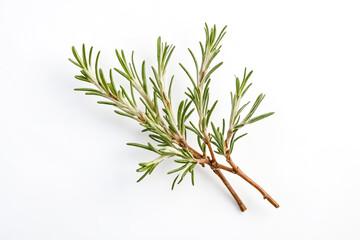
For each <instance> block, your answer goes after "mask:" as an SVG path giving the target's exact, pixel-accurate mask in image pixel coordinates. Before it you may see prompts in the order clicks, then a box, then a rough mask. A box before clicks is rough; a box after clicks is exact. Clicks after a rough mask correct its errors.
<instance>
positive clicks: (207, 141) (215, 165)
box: [204, 137, 246, 212]
mask: <svg viewBox="0 0 360 240" xmlns="http://www.w3.org/2000/svg"><path fill="white" fill-rule="evenodd" d="M204 142H205V144H206V145H207V146H208V148H209V151H210V155H211V159H210V164H209V165H210V167H211V169H212V170H213V171H214V173H215V174H216V175H217V176H218V177H219V178H220V179H221V181H223V183H224V184H225V186H226V187H227V189H228V190H229V191H230V193H231V195H232V196H233V197H234V199H235V201H236V202H237V204H238V205H239V207H240V210H241V211H242V212H244V211H245V210H246V206H245V204H244V203H243V202H242V201H241V199H240V198H239V196H238V195H237V193H236V192H235V190H234V189H233V188H232V186H231V185H230V183H229V181H228V180H227V179H226V178H225V176H224V174H223V173H222V172H221V171H220V170H219V169H218V163H217V161H216V158H215V154H214V151H213V149H212V146H211V143H210V139H209V138H208V137H206V138H205V139H204Z"/></svg>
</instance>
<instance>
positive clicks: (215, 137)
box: [69, 24, 279, 211]
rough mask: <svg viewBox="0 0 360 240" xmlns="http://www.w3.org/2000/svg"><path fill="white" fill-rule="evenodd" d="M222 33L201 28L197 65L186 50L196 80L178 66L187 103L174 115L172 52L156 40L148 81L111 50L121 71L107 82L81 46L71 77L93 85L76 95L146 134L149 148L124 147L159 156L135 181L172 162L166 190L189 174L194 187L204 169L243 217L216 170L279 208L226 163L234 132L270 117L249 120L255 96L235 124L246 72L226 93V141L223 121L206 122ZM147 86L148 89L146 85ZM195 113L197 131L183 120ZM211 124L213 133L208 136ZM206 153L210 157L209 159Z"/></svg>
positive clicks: (141, 169) (146, 164)
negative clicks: (94, 99)
mask: <svg viewBox="0 0 360 240" xmlns="http://www.w3.org/2000/svg"><path fill="white" fill-rule="evenodd" d="M225 30H226V27H224V28H222V30H221V31H220V32H219V33H217V29H216V26H215V25H214V26H213V27H212V28H211V29H209V27H208V25H207V24H205V37H206V38H205V41H204V42H203V43H202V42H200V49H201V64H199V63H198V61H197V59H196V57H195V54H194V53H193V52H192V51H191V50H190V49H188V50H189V53H190V55H191V57H192V59H193V61H194V64H195V68H196V72H195V76H196V78H193V77H192V75H191V74H190V72H189V71H188V70H187V69H186V68H185V67H184V65H182V64H181V63H180V66H181V68H182V69H183V70H184V71H185V73H186V74H187V76H188V77H189V79H190V82H191V84H192V86H191V88H190V87H189V88H188V89H187V92H186V93H185V94H186V95H187V97H188V99H185V100H182V101H181V102H180V103H179V105H178V106H177V108H176V109H177V110H176V111H174V107H173V105H172V100H171V87H172V83H173V80H174V76H172V77H171V78H170V81H169V85H168V86H167V84H166V83H167V82H168V78H167V76H166V69H167V66H168V63H169V61H170V58H171V55H172V53H173V52H174V49H175V47H174V46H173V45H169V44H168V43H166V42H163V41H162V40H161V38H160V37H159V38H158V40H157V65H156V66H152V67H151V70H152V77H148V76H147V73H146V63H145V61H142V64H141V70H140V71H138V70H137V67H136V64H135V60H134V52H132V54H131V58H130V59H131V60H130V61H127V59H126V56H125V53H124V51H123V50H121V51H118V50H115V53H116V56H117V59H118V61H119V64H120V67H119V68H114V69H110V70H109V74H108V76H107V77H106V76H105V74H104V71H103V70H102V69H101V68H99V57H100V51H99V52H98V53H97V55H96V58H95V61H92V56H93V55H92V53H93V47H91V48H90V49H89V51H87V50H86V48H85V45H83V46H82V49H81V55H80V54H79V53H78V52H77V50H76V48H75V47H72V52H73V56H74V58H75V59H74V60H73V59H69V60H70V61H71V62H72V63H73V64H75V65H76V66H77V67H79V68H80V73H81V74H80V75H76V76H75V78H76V79H78V80H81V81H84V82H87V83H90V84H92V85H93V88H76V89H75V90H76V91H84V92H85V94H86V95H95V96H99V97H102V98H104V100H105V101H104V100H101V101H98V103H99V104H105V105H111V106H113V107H115V108H116V110H115V113H117V114H119V115H122V116H125V117H128V118H131V119H134V120H136V121H137V122H138V123H139V124H140V126H141V127H142V129H143V130H142V131H143V132H146V133H147V134H148V136H149V138H150V139H151V142H148V143H147V144H141V143H128V145H130V146H135V147H139V148H143V149H146V150H148V151H152V152H155V153H156V154H158V157H157V158H155V159H154V160H152V161H149V162H142V163H139V168H138V169H137V172H142V173H143V175H142V176H141V177H140V178H139V180H138V181H141V180H142V179H144V178H145V177H146V176H147V175H150V174H151V173H152V172H153V171H154V169H155V168H156V167H157V166H158V165H159V164H160V163H161V162H163V161H165V160H167V159H173V160H174V161H175V162H176V163H178V164H179V167H177V168H175V169H173V170H171V171H169V172H168V174H173V173H175V174H177V175H176V177H175V178H174V180H173V184H172V187H171V188H172V189H173V188H174V186H175V184H176V183H177V184H179V183H180V182H182V181H183V179H184V178H185V177H186V176H187V175H188V174H190V175H191V182H192V184H193V185H194V172H195V167H196V165H197V164H200V165H202V166H203V167H204V166H205V165H208V166H209V167H210V168H211V169H212V171H213V172H214V173H215V174H216V175H217V176H218V177H219V178H220V179H221V181H222V182H223V183H224V185H225V186H226V187H227V189H228V190H229V192H230V193H231V194H232V196H233V197H234V199H235V200H236V202H237V203H238V205H239V207H240V209H241V211H245V210H246V206H245V205H244V204H243V202H242V201H241V199H240V198H239V196H238V195H237V193H236V192H235V190H234V189H233V188H232V186H231V185H230V183H229V182H228V180H227V179H226V177H225V176H224V175H223V173H222V172H221V170H224V171H228V172H232V173H235V174H237V175H239V176H240V177H242V178H243V179H245V180H246V181H247V182H249V183H250V184H251V185H252V186H254V187H255V188H256V189H257V190H258V191H260V193H261V194H262V195H263V197H264V198H265V199H267V200H268V201H269V202H270V203H272V204H273V205H274V206H275V207H279V205H278V204H277V203H276V201H275V200H274V199H273V198H271V196H270V195H268V194H267V193H266V192H265V191H264V190H263V189H262V188H261V187H260V186H259V185H258V184H256V183H255V182H254V181H253V180H251V179H250V178H249V177H248V176H246V175H245V174H244V173H243V172H242V171H241V170H240V168H239V167H238V166H236V165H235V163H234V162H233V161H232V159H231V152H232V150H233V148H234V144H235V142H236V141H237V140H239V139H240V138H242V137H243V136H245V135H246V134H242V135H240V136H238V137H236V134H237V132H238V131H239V130H240V129H241V128H243V127H244V126H245V125H247V124H251V123H254V122H257V121H259V120H261V119H264V118H266V117H268V116H270V115H272V114H273V112H271V113H266V114H262V115H259V116H257V117H253V115H254V113H255V111H256V110H257V108H258V106H259V105H260V103H261V101H262V100H263V99H264V96H265V95H263V94H260V95H259V97H258V98H257V99H256V101H255V102H254V104H253V106H252V107H251V109H250V110H249V112H248V113H247V115H245V117H244V118H240V113H241V112H242V111H243V110H244V109H245V107H246V106H247V105H248V104H249V102H248V103H246V104H243V105H242V106H241V100H242V99H243V96H244V94H245V93H246V92H247V90H248V89H249V87H250V86H251V84H247V82H248V79H249V78H250V76H251V74H252V71H251V72H250V73H248V74H247V72H246V69H245V72H244V77H243V80H242V81H241V82H240V80H239V78H236V79H235V83H236V90H235V92H234V93H231V106H232V108H231V113H230V118H229V125H228V130H227V134H226V137H225V135H224V134H225V120H223V125H222V128H221V129H220V128H219V127H216V126H215V124H214V123H213V122H211V115H212V113H213V111H214V109H215V107H216V104H217V101H215V102H214V103H212V104H210V101H209V95H210V82H211V76H212V74H213V73H214V72H215V71H216V70H217V69H218V68H219V67H220V66H221V65H222V64H223V63H222V62H220V63H217V64H215V65H214V66H213V65H212V62H213V60H214V59H215V57H216V56H217V55H218V53H219V52H220V49H221V45H220V43H221V40H222V39H223V37H224V36H225V34H226V31H225ZM93 63H94V65H93ZM113 71H115V72H116V73H118V74H120V76H121V77H122V78H124V79H126V80H127V82H128V83H129V84H128V86H127V87H125V85H124V84H120V85H118V84H115V81H114V78H113ZM148 81H149V82H150V84H148ZM149 86H150V88H149ZM195 110H196V113H197V115H198V118H199V120H198V124H197V125H195V124H193V123H192V122H191V121H189V120H188V119H189V117H190V116H191V115H192V113H193V112H194V111H195ZM210 123H211V129H212V133H209V131H208V126H209V124H210ZM187 130H190V131H191V132H193V133H194V135H195V137H196V138H197V140H198V146H199V149H200V150H201V152H199V151H197V150H196V149H195V148H193V147H191V146H189V144H188V143H187V136H188V134H187ZM212 146H215V147H216V150H213V147H212ZM207 152H209V155H208V154H207ZM215 153H216V154H219V155H223V156H224V157H225V159H226V161H227V163H228V164H229V165H230V167H227V166H224V165H222V164H219V163H218V161H217V159H216V156H215Z"/></svg>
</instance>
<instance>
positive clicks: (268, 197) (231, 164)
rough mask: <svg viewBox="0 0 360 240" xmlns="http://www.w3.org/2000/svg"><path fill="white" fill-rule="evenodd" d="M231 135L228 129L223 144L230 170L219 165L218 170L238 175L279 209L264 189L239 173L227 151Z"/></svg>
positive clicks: (241, 172)
mask: <svg viewBox="0 0 360 240" xmlns="http://www.w3.org/2000/svg"><path fill="white" fill-rule="evenodd" d="M232 134H233V131H231V130H230V129H229V131H228V132H227V136H226V140H225V142H224V149H225V158H226V161H227V162H228V163H229V164H230V166H231V168H229V167H226V166H223V165H219V168H221V169H224V170H226V171H229V172H232V173H235V174H237V175H239V176H240V177H242V178H243V179H244V180H245V181H247V182H248V183H250V184H251V185H252V186H253V187H254V188H256V189H257V190H258V191H259V192H260V193H261V194H262V195H263V197H264V199H266V200H268V201H269V202H270V203H271V204H272V205H273V206H274V207H276V208H278V207H280V206H279V204H278V203H277V202H276V201H275V200H274V199H273V198H272V197H271V196H270V195H269V194H268V193H267V192H265V190H264V189H262V188H261V187H260V186H259V184H257V183H256V182H254V180H252V179H251V178H249V177H248V176H247V175H246V174H245V173H244V172H243V171H241V170H240V168H239V167H238V166H236V164H235V163H234V162H233V160H232V159H231V156H230V151H229V141H230V139H231V136H232Z"/></svg>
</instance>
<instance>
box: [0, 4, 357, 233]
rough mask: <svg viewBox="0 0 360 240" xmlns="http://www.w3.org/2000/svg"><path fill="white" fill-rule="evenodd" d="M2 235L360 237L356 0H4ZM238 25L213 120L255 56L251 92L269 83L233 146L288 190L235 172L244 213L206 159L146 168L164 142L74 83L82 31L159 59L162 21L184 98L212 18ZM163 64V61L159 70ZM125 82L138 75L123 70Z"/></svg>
mask: <svg viewBox="0 0 360 240" xmlns="http://www.w3.org/2000/svg"><path fill="white" fill-rule="evenodd" d="M0 22H1V25H0V27H1V40H0V42H1V45H0V47H1V52H0V53H1V55H0V66H1V94H0V100H1V101H0V104H1V105H0V109H1V117H0V239H4V240H10V239H37V240H40V239H77V240H78V239H107V240H110V239H198V238H199V237H201V239H277V240H279V239H286V240H288V239H360V233H359V230H358V225H359V222H360V217H359V214H360V209H359V204H360V194H359V183H360V177H359V169H360V163H359V162H360V158H359V143H360V138H359V133H360V132H359V122H360V117H359V107H358V105H359V96H358V94H359V90H358V89H359V88H358V87H359V81H360V71H359V66H360V65H359V64H360V57H359V56H360V32H359V23H360V14H359V5H358V4H357V1H247V2H244V1H209V0H208V1H186V0H183V1H177V2H173V1H145V0H144V1H119V0H118V1H75V0H73V1H58V2H51V1H39V0H38V1H36V0H35V1H7V2H2V4H1V8H0ZM205 22H208V23H209V24H214V23H216V24H217V25H218V27H221V26H224V25H228V34H227V35H226V37H225V39H224V41H223V49H222V52H221V53H220V54H219V57H218V59H217V61H224V62H225V64H224V65H223V66H222V67H221V69H219V70H218V71H217V72H216V73H215V74H214V77H213V82H212V86H211V88H212V92H211V97H212V99H213V100H214V99H220V100H221V102H220V104H219V105H218V107H217V109H216V111H215V116H216V117H215V118H214V121H215V123H216V124H219V123H220V120H221V118H222V117H226V118H227V117H228V115H229V101H230V100H229V98H230V95H229V91H230V90H231V89H232V88H233V86H234V75H238V76H241V75H242V73H243V69H244V67H248V69H253V70H254V74H253V76H252V78H251V81H252V82H253V83H254V85H253V87H252V89H251V91H250V92H249V95H248V99H249V100H253V99H254V98H255V97H256V95H257V94H259V93H260V92H264V93H266V94H267V95H266V98H265V100H264V102H263V103H262V105H261V106H260V108H259V110H258V111H259V112H258V113H265V112H269V111H275V112H276V114H275V115H274V116H272V117H270V118H269V119H266V120H263V121H261V122H258V123H257V124H254V125H253V126H249V127H248V128H247V129H246V131H247V132H249V135H248V136H246V137H245V138H244V139H243V140H242V141H240V142H239V143H238V145H237V147H236V149H235V150H234V154H233V158H234V160H235V161H236V163H238V164H239V165H240V167H241V168H242V169H243V171H245V172H246V173H247V174H248V175H249V176H250V177H252V178H253V179H254V180H255V181H256V182H258V183H259V184H260V185H261V186H262V187H263V188H264V189H265V190H266V191H267V192H268V193H269V194H270V195H272V196H273V197H274V198H275V199H276V200H277V201H278V202H279V203H280V208H279V209H275V208H273V207H272V206H271V205H270V204H269V203H268V202H267V201H264V200H262V197H261V195H260V194H259V193H258V192H257V191H256V190H255V189H254V188H252V187H251V186H250V185H249V184H247V183H246V182H244V181H243V180H242V179H241V178H239V177H237V176H233V175H230V174H226V176H228V179H229V181H230V182H231V183H232V185H233V187H234V188H235V190H236V191H237V192H238V194H239V196H240V197H241V198H242V199H243V201H244V202H245V204H246V205H247V207H248V210H247V211H246V212H244V213H242V212H240V210H239V209H238V207H237V205H236V203H235V201H234V200H233V199H232V197H231V196H230V194H229V193H228V192H227V190H226V188H225V187H224V186H223V185H222V183H221V181H220V180H219V179H218V178H217V177H216V176H215V175H214V174H213V173H212V172H211V171H210V170H209V168H201V167H200V166H198V167H197V168H196V178H195V187H192V186H191V184H190V180H189V178H187V179H186V180H185V181H184V182H183V183H182V184H180V185H178V186H176V188H175V190H174V191H171V190H170V187H171V182H172V179H173V176H169V175H167V174H166V172H167V171H169V170H171V169H173V168H174V167H175V166H176V165H175V164H174V163H172V162H171V161H169V162H166V163H164V164H162V165H160V166H159V167H158V168H157V169H156V170H155V172H154V173H153V174H152V175H151V176H150V177H147V178H146V179H144V181H142V182H141V183H136V180H137V178H138V177H140V175H139V174H138V173H136V172H135V169H136V168H137V167H138V165H137V164H138V163H139V162H144V161H150V160H152V159H153V158H154V157H155V155H153V154H151V153H149V152H146V151H142V150H138V149H135V148H131V147H128V146H126V145H125V144H126V143H127V142H136V141H139V142H146V141H147V140H146V138H144V135H142V134H141V133H140V131H139V130H140V128H139V126H138V125H137V124H136V123H134V122H131V121H130V120H129V119H124V118H121V117H119V116H117V115H115V114H113V113H112V111H111V107H108V106H100V105H98V104H96V100H98V99H97V98H96V97H88V96H84V95H83V94H81V93H76V92H74V91H73V88H76V87H85V86H86V84H84V83H82V82H79V81H76V80H75V79H74V78H73V76H74V75H75V74H78V69H77V68H76V67H75V66H74V65H72V64H71V63H70V62H68V60H67V58H68V57H71V50H70V48H71V46H72V45H75V46H77V47H80V46H81V44H82V43H86V44H87V46H90V45H93V46H94V47H95V49H96V50H99V49H101V50H102V55H101V66H102V68H103V69H105V70H106V71H107V70H108V69H109V68H111V67H118V66H119V64H118V63H117V61H116V57H115V54H114V49H115V48H118V49H122V48H123V49H125V50H126V53H127V54H129V53H130V51H131V50H133V49H134V50H136V51H135V53H136V59H137V60H138V62H139V63H140V61H141V60H142V59H146V60H147V62H148V66H149V65H150V64H152V63H154V61H155V44H156V38H157V36H159V35H161V36H162V37H163V38H164V39H165V40H167V41H169V42H171V43H173V44H175V45H176V46H177V48H176V51H175V53H174V55H173V58H172V62H171V63H170V68H169V72H171V73H174V74H176V78H175V83H174V87H175V88H174V89H176V91H174V96H173V97H174V98H176V100H175V102H174V103H175V104H177V103H178V102H179V99H181V98H183V97H184V94H183V92H184V91H185V88H186V86H189V81H188V79H187V78H186V75H185V74H184V73H183V72H182V71H181V70H180V67H179V66H178V62H180V61H181V62H183V63H184V64H185V65H186V66H188V68H189V69H191V70H192V71H193V70H194V68H193V66H192V61H191V57H190V56H189V54H188V53H187V50H186V49H187V48H188V47H190V48H192V49H193V50H194V51H195V52H196V54H197V56H199V54H200V51H199V47H198V41H199V40H201V41H202V40H203V39H204V33H203V26H204V23H205ZM149 75H150V72H149ZM117 79H118V80H119V82H122V83H125V81H124V80H122V79H121V78H120V77H119V76H117Z"/></svg>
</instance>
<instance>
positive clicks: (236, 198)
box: [213, 169, 246, 212]
mask: <svg viewBox="0 0 360 240" xmlns="http://www.w3.org/2000/svg"><path fill="white" fill-rule="evenodd" d="M213 171H214V173H215V174H216V175H217V176H218V177H219V178H220V179H221V181H222V182H223V183H224V184H225V186H226V187H227V189H228V190H229V191H230V193H231V195H232V196H233V197H234V198H235V201H236V203H237V204H238V205H239V207H240V210H241V211H242V212H244V211H245V210H246V206H245V204H244V203H243V202H242V201H241V199H240V198H239V196H238V195H237V194H236V192H235V190H234V189H233V188H232V187H231V185H230V183H229V182H228V180H227V179H226V178H225V176H224V174H223V173H222V172H221V171H220V170H219V169H213Z"/></svg>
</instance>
